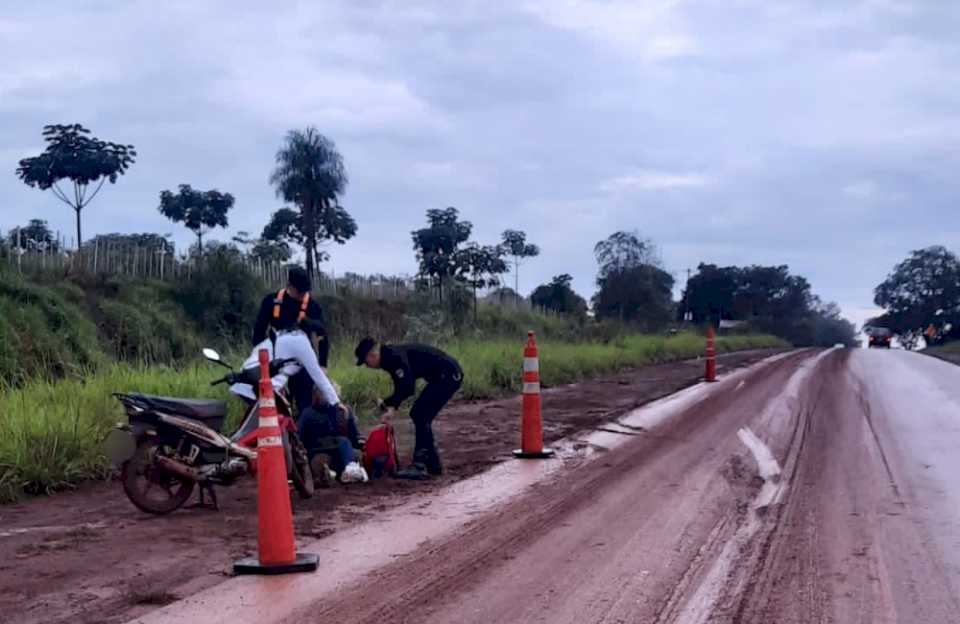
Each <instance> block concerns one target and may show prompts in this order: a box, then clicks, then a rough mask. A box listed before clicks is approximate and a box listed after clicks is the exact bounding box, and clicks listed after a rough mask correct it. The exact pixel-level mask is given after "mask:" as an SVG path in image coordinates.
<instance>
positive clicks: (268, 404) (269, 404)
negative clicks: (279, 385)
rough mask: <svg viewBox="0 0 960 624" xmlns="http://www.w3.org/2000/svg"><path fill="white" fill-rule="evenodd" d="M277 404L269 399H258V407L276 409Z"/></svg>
mask: <svg viewBox="0 0 960 624" xmlns="http://www.w3.org/2000/svg"><path fill="white" fill-rule="evenodd" d="M276 406H277V402H276V401H274V400H273V398H269V399H260V407H276Z"/></svg>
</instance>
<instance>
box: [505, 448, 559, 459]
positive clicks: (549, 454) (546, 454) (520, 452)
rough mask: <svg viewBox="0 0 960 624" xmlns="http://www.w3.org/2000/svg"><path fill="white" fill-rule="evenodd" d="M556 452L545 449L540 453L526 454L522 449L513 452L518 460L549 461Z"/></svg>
mask: <svg viewBox="0 0 960 624" xmlns="http://www.w3.org/2000/svg"><path fill="white" fill-rule="evenodd" d="M553 455H554V450H553V449H548V448H545V449H543V450H542V451H540V452H539V453H525V452H524V451H523V450H522V449H517V450H516V451H514V452H513V456H514V457H516V458H517V459H547V458H549V457H553Z"/></svg>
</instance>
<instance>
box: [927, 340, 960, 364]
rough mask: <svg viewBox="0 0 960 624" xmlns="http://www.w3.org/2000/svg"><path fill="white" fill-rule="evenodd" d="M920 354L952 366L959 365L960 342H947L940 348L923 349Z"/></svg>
mask: <svg viewBox="0 0 960 624" xmlns="http://www.w3.org/2000/svg"><path fill="white" fill-rule="evenodd" d="M922 353H925V354H926V355H932V356H934V357H938V358H940V359H941V360H946V361H948V362H951V363H953V364H960V340H957V341H954V342H948V343H947V344H945V345H943V346H941V347H930V348H929V349H924V350H923V351H922Z"/></svg>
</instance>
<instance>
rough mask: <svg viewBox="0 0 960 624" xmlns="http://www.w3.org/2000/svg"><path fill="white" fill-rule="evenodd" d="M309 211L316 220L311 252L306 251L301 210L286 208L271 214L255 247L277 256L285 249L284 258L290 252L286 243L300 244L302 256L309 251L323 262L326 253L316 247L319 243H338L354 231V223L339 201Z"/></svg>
mask: <svg viewBox="0 0 960 624" xmlns="http://www.w3.org/2000/svg"><path fill="white" fill-rule="evenodd" d="M313 214H314V216H315V217H317V219H316V222H315V223H314V225H313V231H314V232H315V233H316V234H315V236H314V239H313V241H314V245H313V248H312V251H308V246H309V244H310V242H309V241H310V239H309V236H308V233H307V232H308V230H309V228H308V226H307V225H306V224H305V222H304V215H303V213H302V212H297V211H296V210H292V209H290V208H281V209H280V210H277V211H276V212H275V213H273V215H271V217H270V221H269V222H268V223H267V225H266V226H264V228H263V232H262V233H261V234H260V243H261V244H260V246H259V247H258V248H259V249H260V250H261V251H271V253H274V254H281V255H282V252H283V250H284V249H286V250H287V252H288V256H287V258H289V256H290V255H292V254H289V251H290V245H298V246H300V247H303V249H304V252H305V253H306V255H308V256H309V255H310V254H311V253H312V255H313V258H314V259H315V260H316V261H317V262H323V261H325V260H327V259H329V257H330V254H328V253H327V252H325V251H322V250H321V249H320V248H319V244H320V243H321V242H323V241H326V240H332V241H335V242H338V243H341V244H342V243H344V242H346V240H347V239H348V238H352V237H353V236H354V235H355V234H356V233H357V224H356V222H355V221H354V220H353V217H351V216H350V214H349V213H348V212H347V211H346V209H345V208H344V207H343V206H340V205H339V204H337V205H333V206H330V207H329V209H327V210H323V211H320V212H314V213H313Z"/></svg>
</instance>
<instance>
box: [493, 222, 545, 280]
mask: <svg viewBox="0 0 960 624" xmlns="http://www.w3.org/2000/svg"><path fill="white" fill-rule="evenodd" d="M502 240H503V242H502V243H501V247H502V248H503V250H504V253H506V254H507V255H508V256H510V257H511V258H513V272H514V290H515V291H516V292H520V261H521V260H522V259H524V258H535V257H537V256H539V255H540V248H539V247H537V246H536V245H533V244H531V243H528V242H527V235H526V233H525V232H521V231H519V230H505V231H504V232H503V236H502Z"/></svg>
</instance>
